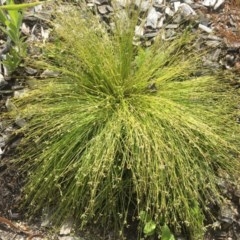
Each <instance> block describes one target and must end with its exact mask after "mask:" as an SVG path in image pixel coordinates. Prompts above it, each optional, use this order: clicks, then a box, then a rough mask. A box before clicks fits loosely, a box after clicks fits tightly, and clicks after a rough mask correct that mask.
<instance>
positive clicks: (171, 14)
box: [165, 7, 174, 17]
mask: <svg viewBox="0 0 240 240" xmlns="http://www.w3.org/2000/svg"><path fill="white" fill-rule="evenodd" d="M165 13H166V14H167V15H168V16H171V17H172V16H173V15H174V12H173V11H172V10H171V8H170V7H166V8H165Z"/></svg>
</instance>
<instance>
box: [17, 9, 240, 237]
mask: <svg viewBox="0 0 240 240" xmlns="http://www.w3.org/2000/svg"><path fill="white" fill-rule="evenodd" d="M85 14H89V13H85ZM135 20H136V19H134V18H132V19H131V21H129V19H127V18H126V22H124V21H116V24H115V30H113V33H110V34H109V33H107V31H106V30H105V29H104V27H102V26H101V25H100V24H99V22H98V20H97V18H95V17H94V16H92V15H91V14H89V15H87V17H86V15H85V18H83V17H80V13H79V12H77V11H74V10H72V11H71V12H70V13H69V14H66V13H65V14H63V15H61V14H58V15H57V16H56V19H55V26H56V28H55V33H56V36H57V40H56V41H55V42H54V43H51V44H49V45H46V50H47V54H46V55H47V57H46V58H45V60H44V62H45V63H44V64H45V65H46V66H47V67H48V68H49V69H52V70H55V71H58V72H59V73H60V74H59V76H58V77H55V78H50V79H44V80H41V81H37V82H36V87H35V88H34V89H33V90H31V91H29V92H28V93H27V94H25V95H24V96H23V97H22V98H20V99H16V105H17V112H13V113H12V114H13V115H16V114H17V115H18V114H20V115H21V116H22V117H24V118H25V119H27V120H28V124H27V125H26V126H25V127H24V128H22V129H21V131H22V132H24V135H25V137H24V139H23V140H22V143H21V147H22V148H21V149H20V159H18V161H17V163H20V164H21V169H22V170H23V171H27V172H28V173H29V175H28V177H29V179H28V182H27V184H26V187H25V194H26V201H27V204H29V206H28V208H29V211H30V212H31V213H34V212H37V211H39V210H41V209H42V208H45V207H46V206H52V208H53V209H54V216H55V220H56V219H57V222H58V223H60V222H62V220H63V219H65V218H67V217H69V216H74V218H75V219H76V222H78V223H80V224H81V226H85V224H87V223H91V222H95V223H98V224H100V225H101V226H104V227H105V228H107V227H115V230H116V231H122V229H123V227H124V226H127V225H129V224H130V221H129V215H131V216H132V217H138V216H139V213H140V212H141V211H144V212H146V213H147V214H148V216H150V218H151V219H152V220H153V221H154V222H156V223H157V224H160V225H161V224H162V225H164V224H167V225H168V226H170V227H171V229H173V231H177V230H178V229H181V228H182V227H184V228H186V229H187V231H188V232H189V234H190V235H191V236H192V237H193V239H197V238H199V236H202V233H203V226H204V225H203V219H204V217H203V216H204V212H206V211H208V209H207V207H208V203H209V202H214V203H220V202H221V195H220V193H219V189H218V187H217V181H218V172H221V173H222V174H223V173H225V174H228V175H229V176H230V177H233V178H234V175H235V174H236V173H237V172H238V171H239V169H240V168H239V160H237V155H238V154H239V143H240V141H237V138H239V134H238V133H239V125H237V124H236V123H235V115H234V114H235V110H236V109H234V106H233V105H234V104H235V103H236V101H237V99H238V96H237V94H236V92H234V91H235V90H233V89H231V88H230V87H229V86H228V84H227V83H226V82H225V81H221V79H220V80H219V79H217V78H216V76H214V75H207V74H202V75H200V76H198V77H197V76H195V75H194V73H195V72H196V69H198V67H199V64H198V57H197V56H198V54H199V53H198V52H195V51H194V50H193V49H194V48H190V49H189V46H190V45H191V43H190V42H191V37H190V36H189V35H188V34H183V35H182V36H181V37H179V38H178V39H177V40H176V41H174V42H163V41H161V39H157V40H156V42H155V44H154V45H153V46H152V47H150V48H147V49H145V48H141V47H140V46H138V47H137V46H133V44H132V39H133V34H134V27H135ZM123 26H124V27H123Z"/></svg>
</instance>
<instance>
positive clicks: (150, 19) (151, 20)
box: [146, 7, 161, 29]
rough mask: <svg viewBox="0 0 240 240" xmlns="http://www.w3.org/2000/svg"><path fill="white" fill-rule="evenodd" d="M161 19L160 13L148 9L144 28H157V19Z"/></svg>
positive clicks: (153, 9)
mask: <svg viewBox="0 0 240 240" xmlns="http://www.w3.org/2000/svg"><path fill="white" fill-rule="evenodd" d="M160 17H161V13H160V12H157V11H156V9H155V8H153V7H152V8H150V10H149V12H148V15H147V19H146V26H147V27H152V28H154V29H156V28H157V24H158V19H159V18H160Z"/></svg>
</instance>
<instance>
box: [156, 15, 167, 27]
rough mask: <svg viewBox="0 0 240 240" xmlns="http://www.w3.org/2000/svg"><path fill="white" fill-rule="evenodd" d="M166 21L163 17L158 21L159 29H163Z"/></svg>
mask: <svg viewBox="0 0 240 240" xmlns="http://www.w3.org/2000/svg"><path fill="white" fill-rule="evenodd" d="M164 20H165V16H164V15H162V16H161V17H160V19H159V21H158V24H157V28H161V27H162V26H163V22H164Z"/></svg>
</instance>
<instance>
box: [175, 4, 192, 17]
mask: <svg viewBox="0 0 240 240" xmlns="http://www.w3.org/2000/svg"><path fill="white" fill-rule="evenodd" d="M179 9H180V10H181V12H182V13H183V14H184V15H185V16H189V15H196V12H195V11H194V10H193V9H192V8H191V7H190V6H189V5H188V4H187V3H181V4H180V6H179Z"/></svg>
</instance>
